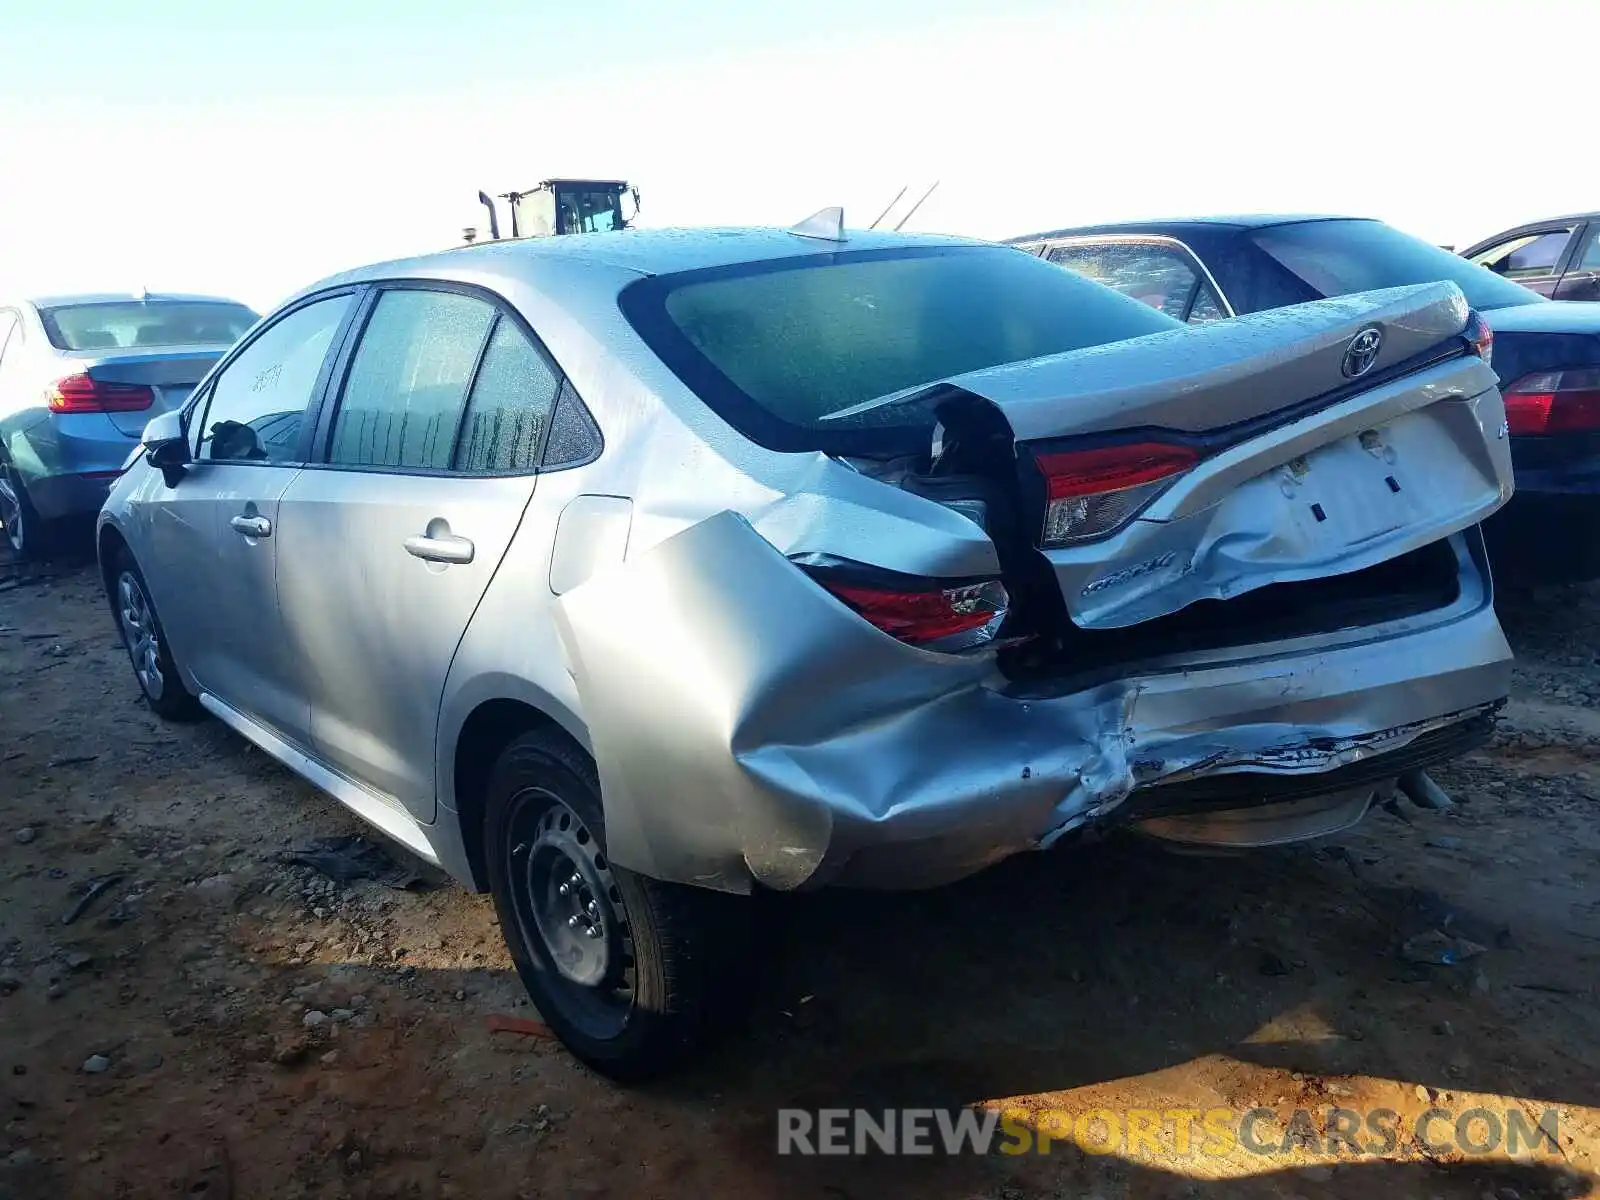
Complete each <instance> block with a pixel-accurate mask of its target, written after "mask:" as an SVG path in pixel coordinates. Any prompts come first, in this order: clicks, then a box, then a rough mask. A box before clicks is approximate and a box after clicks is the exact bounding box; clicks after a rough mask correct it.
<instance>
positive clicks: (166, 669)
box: [106, 548, 201, 721]
mask: <svg viewBox="0 0 1600 1200" xmlns="http://www.w3.org/2000/svg"><path fill="white" fill-rule="evenodd" d="M109 582H110V587H109V589H108V591H107V597H106V598H107V599H108V600H109V601H110V602H111V615H112V617H113V618H115V620H116V622H117V632H118V633H119V634H121V636H122V645H123V648H124V649H125V650H127V652H128V661H129V662H130V663H131V664H132V666H133V677H134V679H136V680H137V681H138V683H139V691H140V692H141V693H142V694H143V696H144V699H145V703H147V704H148V705H149V706H150V707H151V708H152V709H154V710H155V713H156V715H157V716H159V717H162V718H164V719H165V720H168V721H193V720H195V719H197V718H198V717H199V716H200V715H201V709H200V701H199V700H198V699H196V697H195V695H194V693H193V692H191V691H190V690H189V689H188V688H187V687H186V686H185V685H184V682H183V676H182V675H181V674H179V672H178V664H177V663H176V662H174V661H173V658H172V649H171V647H170V646H169V645H168V644H167V634H166V631H165V630H164V629H163V628H162V627H161V618H160V617H159V616H157V614H156V606H155V603H154V601H152V600H151V599H150V588H149V586H148V585H147V584H146V583H145V581H144V574H143V573H142V572H141V571H140V570H139V565H138V564H137V563H136V562H134V561H133V555H132V554H130V553H129V552H128V551H127V549H126V548H124V549H122V550H120V551H118V553H117V556H116V558H115V559H114V560H113V561H112V565H111V578H110V581H109ZM135 595H136V597H137V600H136V601H135V599H134V597H135ZM135 605H137V606H142V610H143V617H142V618H141V619H135V616H134V613H133V611H132V608H133V607H135ZM147 637H148V639H149V640H146V639H147ZM152 668H153V669H152Z"/></svg>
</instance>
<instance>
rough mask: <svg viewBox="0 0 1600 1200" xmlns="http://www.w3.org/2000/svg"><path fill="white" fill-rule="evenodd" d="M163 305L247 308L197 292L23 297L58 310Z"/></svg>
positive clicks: (36, 304)
mask: <svg viewBox="0 0 1600 1200" xmlns="http://www.w3.org/2000/svg"><path fill="white" fill-rule="evenodd" d="M141 300H143V301H153V302H155V303H158V304H159V303H165V302H170V301H188V302H193V301H202V302H204V303H208V304H237V305H239V306H240V307H241V308H248V307H249V306H248V305H246V304H245V303H244V302H243V301H241V300H235V299H234V298H233V297H231V296H206V295H201V294H200V293H198V292H143V293H140V292H72V293H65V294H62V295H56V296H25V297H23V299H22V302H23V303H24V304H31V305H33V307H34V308H60V307H61V306H63V305H68V304H119V303H121V304H128V303H134V302H137V301H141Z"/></svg>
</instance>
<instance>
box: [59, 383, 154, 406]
mask: <svg viewBox="0 0 1600 1200" xmlns="http://www.w3.org/2000/svg"><path fill="white" fill-rule="evenodd" d="M155 401H156V394H155V392H153V391H151V390H150V389H149V388H148V387H146V386H144V385H143V384H141V383H107V382H105V381H104V380H102V379H93V378H91V377H90V376H88V375H68V376H67V377H66V378H65V379H58V380H56V382H55V383H54V384H53V385H52V386H51V388H50V390H49V391H48V392H46V393H45V403H46V404H48V405H49V406H50V411H51V412H58V413H92V412H143V411H144V410H145V409H147V408H149V407H150V406H151V405H152V404H154V403H155Z"/></svg>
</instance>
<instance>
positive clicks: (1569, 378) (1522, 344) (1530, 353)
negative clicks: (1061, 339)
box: [1008, 216, 1600, 583]
mask: <svg viewBox="0 0 1600 1200" xmlns="http://www.w3.org/2000/svg"><path fill="white" fill-rule="evenodd" d="M1583 223H1584V221H1583V220H1582V219H1580V220H1579V221H1578V222H1577V223H1576V224H1583ZM1597 223H1600V222H1597ZM1008 244H1010V245H1014V246H1017V247H1018V248H1019V249H1023V250H1026V251H1028V252H1029V253H1032V254H1038V255H1041V256H1043V257H1045V258H1047V259H1049V260H1050V261H1051V262H1055V263H1059V264H1060V265H1062V266H1064V267H1068V268H1070V269H1072V270H1074V271H1077V272H1079V273H1081V274H1084V275H1087V276H1089V277H1090V278H1092V279H1096V280H1098V281H1099V282H1101V283H1104V284H1106V285H1107V286H1109V287H1113V288H1115V289H1116V290H1118V291H1120V292H1123V293H1124V294H1126V295H1130V296H1133V297H1135V298H1136V299H1139V300H1142V301H1144V302H1145V303H1146V304H1149V305H1151V306H1152V307H1154V308H1157V309H1160V310H1161V311H1162V312H1165V313H1167V314H1168V315H1170V316H1174V317H1177V318H1178V319H1179V320H1183V321H1188V322H1190V323H1200V322H1205V321H1215V320H1220V319H1224V318H1227V317H1231V316H1235V315H1238V314H1243V313H1252V312H1260V311H1261V310H1263V309H1271V308H1282V307H1284V306H1286V305H1290V304H1301V303H1304V302H1306V301H1310V300H1322V299H1326V298H1328V297H1330V296H1342V295H1348V294H1350V293H1353V292H1365V291H1371V290H1373V289H1376V288H1385V287H1397V286H1400V285H1402V284H1412V283H1429V282H1434V281H1437V280H1450V281H1451V282H1453V283H1455V284H1456V285H1457V286H1458V287H1459V288H1460V289H1461V291H1462V292H1463V294H1465V296H1466V298H1467V303H1468V304H1470V305H1471V306H1472V307H1473V309H1475V310H1476V311H1477V312H1478V313H1480V314H1482V315H1483V316H1484V317H1485V319H1486V320H1487V321H1488V324H1489V325H1490V327H1491V328H1492V330H1493V333H1494V349H1493V365H1494V367H1495V370H1496V372H1497V373H1498V374H1499V377H1500V387H1501V391H1502V392H1503V393H1504V394H1505V401H1506V415H1507V431H1508V433H1509V435H1510V437H1511V450H1512V461H1513V463H1514V464H1515V467H1516V489H1517V490H1516V495H1515V496H1513V497H1512V499H1511V502H1510V503H1509V504H1507V505H1506V506H1505V507H1504V508H1503V509H1501V510H1500V512H1498V513H1497V514H1495V516H1494V517H1492V518H1491V519H1490V520H1489V522H1488V523H1487V525H1486V526H1485V529H1484V532H1485V535H1486V536H1487V538H1488V541H1489V547H1490V552H1491V555H1492V556H1493V558H1494V562H1495V566H1496V569H1497V571H1498V572H1499V574H1500V576H1501V577H1502V578H1505V579H1509V580H1511V581H1514V582H1525V583H1534V582H1572V581H1579V580H1590V579H1597V578H1600V303H1572V304H1556V303H1552V302H1550V301H1549V300H1547V299H1545V298H1544V297H1542V296H1540V295H1538V294H1537V293H1535V292H1532V291H1529V290H1528V289H1527V288H1526V287H1523V286H1522V284H1521V283H1520V282H1513V281H1512V280H1510V279H1507V278H1505V277H1503V276H1502V275H1500V274H1497V273H1496V272H1494V271H1490V270H1488V269H1487V268H1485V267H1481V266H1478V265H1476V264H1475V263H1473V262H1470V261H1468V259H1467V258H1465V257H1461V256H1458V255H1455V254H1452V253H1450V252H1449V251H1448V250H1445V249H1443V248H1441V247H1439V246H1435V245H1433V244H1431V243H1429V242H1426V241H1423V240H1422V239H1421V238H1417V237H1413V236H1411V235H1410V234H1408V233H1402V232H1401V231H1400V230H1398V229H1395V228H1394V227H1393V226H1390V225H1386V224H1384V223H1383V222H1381V221H1374V220H1366V219H1359V218H1349V217H1301V216H1295V217H1290V216H1248V217H1210V218H1190V219H1184V220H1170V221H1144V222H1132V223H1126V224H1114V225H1096V226H1088V227H1083V228H1076V229H1057V230H1053V231H1051V232H1048V233H1035V234H1029V235H1027V236H1025V237H1018V238H1011V239H1009V242H1008ZM1586 244H1589V245H1592V244H1593V243H1592V242H1590V243H1586ZM1568 258H1569V259H1570V254H1569V255H1568Z"/></svg>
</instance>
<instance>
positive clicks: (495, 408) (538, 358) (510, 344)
mask: <svg viewBox="0 0 1600 1200" xmlns="http://www.w3.org/2000/svg"><path fill="white" fill-rule="evenodd" d="M560 387H561V375H560V373H559V372H558V371H557V370H556V369H555V367H554V366H553V365H552V364H551V363H550V361H549V360H548V359H547V358H545V356H544V354H543V352H542V351H540V350H539V348H538V347H537V346H535V345H534V344H533V343H532V342H531V341H529V340H528V338H527V336H526V335H525V334H524V333H523V332H522V330H520V329H518V328H517V326H516V324H515V322H513V321H511V320H510V319H509V318H507V317H504V316H502V317H499V318H498V319H497V320H496V322H495V327H494V332H493V333H492V334H491V335H490V336H489V345H488V347H487V348H486V349H485V350H484V352H483V363H482V365H481V366H480V367H479V368H478V377H477V379H476V380H474V381H473V384H472V393H471V396H470V397H469V398H468V401H467V417H466V421H465V422H464V423H463V425H462V427H461V439H460V443H459V444H458V445H457V447H456V452H455V469H456V470H458V471H461V472H463V473H465V474H468V475H503V474H508V473H513V472H522V471H532V470H534V469H535V468H537V467H538V465H539V452H540V449H541V447H542V445H543V443H544V440H545V432H546V429H547V428H548V427H549V424H550V413H551V410H552V409H553V408H554V407H555V404H556V393H557V392H558V391H559V390H560Z"/></svg>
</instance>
